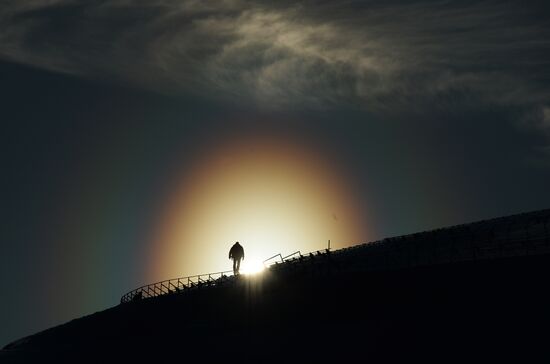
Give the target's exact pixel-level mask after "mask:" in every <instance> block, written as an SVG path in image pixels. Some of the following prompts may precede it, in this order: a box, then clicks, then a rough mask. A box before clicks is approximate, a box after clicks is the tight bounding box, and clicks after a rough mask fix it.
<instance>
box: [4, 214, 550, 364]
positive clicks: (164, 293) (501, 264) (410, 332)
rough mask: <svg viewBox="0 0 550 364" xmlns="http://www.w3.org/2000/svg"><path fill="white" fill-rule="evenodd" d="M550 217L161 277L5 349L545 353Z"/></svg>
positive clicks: (436, 355) (33, 357) (41, 352)
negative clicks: (249, 269) (240, 270)
mask: <svg viewBox="0 0 550 364" xmlns="http://www.w3.org/2000/svg"><path fill="white" fill-rule="evenodd" d="M549 224H550V210H542V211H536V212H531V213H525V214H519V215H514V216H508V217H502V218H497V219H491V220H486V221H480V222H475V223H471V224H463V225H457V226H452V227H448V228H443V229H436V230H433V231H426V232H421V233H417V234H411V235H405V236H401V237H395V238H389V239H383V240H380V241H377V242H372V243H365V244H360V245H357V246H354V247H350V248H346V249H339V250H335V251H332V250H328V249H326V250H321V251H317V252H312V253H308V254H302V253H300V252H295V253H293V254H291V255H289V256H286V257H283V256H282V255H278V256H279V257H280V259H278V260H279V262H277V263H275V264H271V265H270V266H269V267H268V269H266V270H265V271H264V273H263V274H262V275H258V276H244V278H239V279H236V278H235V277H233V276H230V272H218V273H211V274H206V275H200V276H194V277H185V278H177V279H174V280H167V281H163V282H157V283H154V284H151V285H147V286H143V287H140V288H138V289H136V290H133V291H131V292H129V293H127V294H126V295H124V296H123V298H122V299H121V302H122V303H124V304H121V305H117V306H115V307H113V308H110V309H107V310H105V311H102V312H98V313H95V314H92V315H89V316H86V317H83V318H79V319H76V320H73V321H71V322H68V323H66V324H64V325H60V326H57V327H54V328H51V329H48V330H45V331H43V332H41V333H38V334H35V335H32V336H29V337H26V338H23V339H20V340H18V341H16V342H14V343H12V344H9V345H7V346H6V347H5V349H4V350H3V351H1V352H0V361H1V362H2V363H4V362H6V363H9V362H37V361H44V360H46V361H52V362H53V361H55V362H74V358H75V357H80V356H81V353H86V356H87V358H88V359H94V360H97V361H99V360H102V361H118V362H120V361H122V362H129V361H132V362H140V363H141V362H143V363H151V362H179V361H184V362H185V361H188V362H220V361H224V362H227V361H228V362H239V363H240V362H249V363H257V362H268V363H275V362H277V363H279V362H281V361H284V362H295V363H303V362H319V361H328V362H346V361H354V362H357V361H359V362H372V361H378V360H380V359H383V360H384V361H398V362H402V361H405V360H406V361H417V360H418V361H426V360H429V361H431V360H434V361H435V360H437V361H438V362H441V361H448V359H451V358H452V359H454V360H457V361H487V362H495V361H504V360H508V361H510V360H512V361H517V362H530V361H537V362H541V361H542V362H546V361H548V360H550V351H549V350H548V344H547V335H545V334H544V333H545V332H546V330H547V328H548V327H550V312H549V310H548V307H550V295H549V294H548V292H547V289H546V287H547V285H548V282H547V277H549V276H550V239H549V238H550V225H549ZM176 288H178V289H179V292H181V293H182V294H178V291H177V290H176ZM243 342H246V349H243V351H242V354H241V355H240V356H239V357H238V358H237V357H233V356H231V354H230V353H232V350H233V349H234V348H235V347H237V346H238V347H240V346H241V345H242V343H243ZM10 359H13V361H10Z"/></svg>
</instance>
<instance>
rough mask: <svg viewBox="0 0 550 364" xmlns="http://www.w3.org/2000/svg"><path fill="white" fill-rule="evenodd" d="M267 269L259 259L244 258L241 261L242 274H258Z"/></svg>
mask: <svg viewBox="0 0 550 364" xmlns="http://www.w3.org/2000/svg"><path fill="white" fill-rule="evenodd" d="M264 269H265V267H264V265H263V263H262V262H261V261H259V260H256V259H253V260H243V261H242V262H241V269H240V272H241V273H242V274H258V273H261V272H262V271H263V270H264Z"/></svg>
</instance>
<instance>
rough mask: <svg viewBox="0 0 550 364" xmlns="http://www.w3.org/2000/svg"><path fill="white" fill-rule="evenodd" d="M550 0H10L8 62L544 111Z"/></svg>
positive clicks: (234, 90) (271, 101)
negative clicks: (548, 5)
mask: <svg viewBox="0 0 550 364" xmlns="http://www.w3.org/2000/svg"><path fill="white" fill-rule="evenodd" d="M273 3H276V4H277V5H272V4H273ZM381 4H383V5H381ZM543 6H544V5H537V3H532V5H531V6H527V5H526V4H517V5H516V4H514V3H510V2H504V1H481V2H467V3H461V4H451V3H450V2H441V1H437V2H435V1H434V2H422V3H413V4H409V3H408V2H405V1H403V2H380V4H378V3H376V2H370V1H369V2H353V1H350V2H321V1H318V2H295V3H284V4H283V3H280V2H272V3H271V4H270V3H268V2H266V3H263V2H250V1H242V0H227V1H212V0H205V1H167V0H165V1H160V0H157V1H138V0H119V1H109V2H75V1H68V0H57V1H26V2H21V1H8V2H7V3H6V4H5V5H3V7H2V10H0V22H1V23H0V57H2V58H4V59H9V60H12V61H16V62H22V63H27V64H32V65H35V66H38V67H43V68H46V69H50V70H54V71H58V72H68V73H72V74H76V75H80V76H84V77H103V78H112V79H114V80H116V81H117V82H132V83H135V84H138V85H140V86H142V87H147V88H152V89H156V90H160V91H163V92H180V91H186V92H195V93H199V94H204V95H209V97H220V98H231V99H234V100H240V101H241V102H244V103H251V104H255V105H259V106H262V107H275V108H278V107H297V106H302V107H313V108H318V107H331V106H333V105H341V104H342V103H344V104H350V105H354V106H360V107H362V108H365V109H367V110H369V111H373V112H395V111H403V110H407V112H415V111H421V110H422V109H424V108H426V107H439V108H453V107H460V108H463V107H474V108H475V107H479V105H484V107H485V106H486V105H491V106H493V107H517V108H523V107H525V108H529V109H532V108H539V109H540V108H542V107H546V105H550V86H549V80H550V41H548V39H550V27H548V22H549V20H548V18H547V17H544V14H545V13H548V12H544V11H543V10H544V9H543V8H542V7H543Z"/></svg>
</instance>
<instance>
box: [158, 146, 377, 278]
mask: <svg viewBox="0 0 550 364" xmlns="http://www.w3.org/2000/svg"><path fill="white" fill-rule="evenodd" d="M209 147H210V148H211V149H210V150H206V151H205V153H204V155H203V157H202V158H199V161H198V162H197V163H196V164H195V166H194V167H193V168H191V169H190V170H186V171H185V173H182V181H181V185H180V187H179V190H176V191H174V193H173V196H170V197H169V201H168V204H167V207H166V212H165V214H164V215H161V217H160V221H159V226H160V228H159V235H158V236H157V237H156V241H155V242H154V244H152V247H153V249H154V251H152V252H151V257H152V261H151V273H150V278H151V280H157V279H164V278H169V277H177V276H184V275H193V274H199V273H206V272H217V271H225V270H229V269H231V265H230V261H229V260H228V251H229V248H230V247H231V245H232V244H233V243H234V242H235V241H239V242H240V243H241V244H242V245H243V247H244V249H245V259H244V261H243V272H255V271H257V270H259V269H260V268H261V266H262V264H261V263H262V262H263V261H264V260H265V259H267V258H270V257H271V256H273V255H276V254H279V253H280V254H282V255H283V256H284V255H288V254H291V253H294V252H295V251H298V250H299V251H301V252H302V253H307V252H309V251H315V250H319V249H324V248H326V246H327V242H328V240H329V239H331V241H332V242H333V246H338V245H339V247H342V246H348V245H353V244H357V243H360V242H362V241H367V240H368V238H369V229H368V218H367V216H366V215H365V210H366V208H365V207H364V206H358V204H357V203H356V202H355V200H354V198H353V191H352V190H351V186H352V184H350V183H349V181H348V180H347V175H346V174H345V171H344V170H343V169H342V168H339V167H338V166H337V165H333V164H331V163H335V162H333V161H331V159H330V158H328V157H327V155H326V154H323V153H322V151H321V150H314V147H312V146H306V145H305V144H304V145H301V143H300V142H299V141H295V140H294V141H290V140H282V139H278V138H273V137H265V136H260V137H258V136H254V137H250V138H245V139H244V140H231V141H230V142H228V143H226V144H223V145H214V146H213V147H212V146H209Z"/></svg>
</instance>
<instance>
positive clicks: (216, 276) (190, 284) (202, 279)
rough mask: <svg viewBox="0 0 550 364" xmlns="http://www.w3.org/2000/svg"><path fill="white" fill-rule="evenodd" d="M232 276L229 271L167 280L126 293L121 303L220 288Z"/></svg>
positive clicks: (231, 272)
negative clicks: (205, 288)
mask: <svg viewBox="0 0 550 364" xmlns="http://www.w3.org/2000/svg"><path fill="white" fill-rule="evenodd" d="M231 276H233V271H230V270H228V271H224V272H216V273H208V274H198V275H194V276H189V277H182V278H174V279H167V280H164V281H160V282H156V283H151V284H146V285H144V286H141V287H139V288H136V289H134V290H132V291H130V292H128V293H126V294H125V295H124V296H122V297H121V299H120V303H127V302H132V301H139V300H141V299H144V298H151V297H158V296H163V295H168V294H173V293H180V292H183V291H187V290H191V289H195V288H201V287H213V286H219V285H221V284H223V283H226V282H227V281H229V280H230V277H231Z"/></svg>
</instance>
